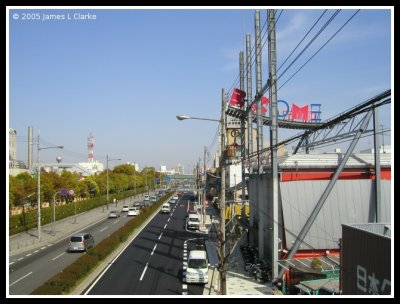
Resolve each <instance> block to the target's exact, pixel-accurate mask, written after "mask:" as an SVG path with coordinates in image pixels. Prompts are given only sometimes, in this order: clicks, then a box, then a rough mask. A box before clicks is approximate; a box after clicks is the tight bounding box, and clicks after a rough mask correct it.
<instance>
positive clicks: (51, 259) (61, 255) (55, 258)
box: [51, 252, 65, 261]
mask: <svg viewBox="0 0 400 304" xmlns="http://www.w3.org/2000/svg"><path fill="white" fill-rule="evenodd" d="M63 254H65V252H63V253H61V254H59V255H58V256H56V257H55V258H53V259H51V260H52V261H54V260H55V259H58V258H59V257H60V256H62V255H63Z"/></svg>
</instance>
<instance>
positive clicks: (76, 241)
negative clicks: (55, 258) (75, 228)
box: [68, 232, 94, 252]
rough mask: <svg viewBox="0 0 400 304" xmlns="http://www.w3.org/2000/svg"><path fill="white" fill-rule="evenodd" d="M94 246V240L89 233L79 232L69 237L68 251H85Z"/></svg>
mask: <svg viewBox="0 0 400 304" xmlns="http://www.w3.org/2000/svg"><path fill="white" fill-rule="evenodd" d="M93 246H94V238H93V236H92V235H91V234H90V233H87V232H80V233H77V234H74V235H73V236H71V238H70V240H69V246H68V251H69V252H73V251H86V250H87V249H88V248H90V247H93Z"/></svg>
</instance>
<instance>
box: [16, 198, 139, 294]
mask: <svg viewBox="0 0 400 304" xmlns="http://www.w3.org/2000/svg"><path fill="white" fill-rule="evenodd" d="M134 201H142V198H139V197H138V198H136V199H133V198H127V199H125V200H121V201H120V202H119V205H118V207H117V208H115V207H113V206H111V205H110V210H112V209H118V210H121V208H122V205H123V204H125V203H129V204H131V203H133V202H134ZM107 215H108V213H104V218H101V219H100V220H99V221H97V222H95V223H93V222H92V221H88V222H87V223H86V225H83V226H82V224H83V223H79V224H77V226H79V227H80V228H77V231H74V232H73V233H72V234H74V233H76V232H80V231H86V232H89V233H91V234H92V235H93V237H94V240H95V244H96V243H99V242H100V241H101V240H103V239H104V238H105V237H107V236H108V235H110V234H111V233H113V232H114V231H116V230H118V229H119V228H120V227H121V226H122V225H124V224H125V223H126V222H127V221H129V220H131V219H132V218H131V217H127V216H126V212H124V213H121V217H119V218H115V219H108V218H107ZM78 218H79V217H78ZM71 223H73V219H71ZM72 225H73V224H72ZM82 227H84V228H82ZM60 234H61V233H60ZM72 234H71V235H72ZM69 236H70V235H69ZM69 236H64V237H63V238H61V239H59V240H58V241H55V242H53V243H50V244H44V246H42V247H40V248H37V249H35V250H32V251H30V252H24V253H20V254H17V255H13V256H12V257H10V260H9V282H10V284H9V294H10V295H28V294H30V293H31V292H32V291H33V290H35V289H36V288H37V287H39V286H41V285H42V284H43V283H44V282H46V281H47V280H48V279H49V278H51V277H52V276H54V275H55V274H57V273H58V272H59V271H61V270H62V269H63V268H65V267H66V266H68V265H70V264H71V263H72V262H73V261H75V260H76V259H77V258H78V257H79V256H81V255H82V254H84V253H70V252H67V247H68V244H69Z"/></svg>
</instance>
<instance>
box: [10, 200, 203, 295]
mask: <svg viewBox="0 0 400 304" xmlns="http://www.w3.org/2000/svg"><path fill="white" fill-rule="evenodd" d="M126 202H128V200H127V201H125V202H124V201H121V202H120V204H119V208H121V207H122V204H124V203H126ZM132 202H133V200H129V203H132ZM189 204H190V201H189V195H183V196H182V197H181V198H180V199H179V200H178V201H177V202H176V203H175V204H171V213H170V214H161V213H157V214H155V216H154V217H153V218H152V219H151V220H150V222H149V223H148V224H147V225H146V226H145V227H144V228H143V229H142V230H141V231H140V232H139V234H137V236H136V237H135V238H134V239H133V241H132V242H131V243H130V244H129V245H128V246H126V248H125V250H124V251H122V252H121V253H120V254H119V255H118V256H117V257H116V258H115V260H114V261H113V262H112V263H111V264H110V265H108V266H107V267H106V268H105V271H103V272H102V273H101V275H100V276H99V277H98V278H97V279H96V280H95V281H94V282H93V283H92V284H91V285H90V286H89V287H88V288H87V289H86V291H85V293H86V294H90V295H94V294H98V295H177V294H182V293H187V294H193V295H200V294H203V285H189V286H188V285H186V283H185V282H184V280H183V277H182V266H183V246H184V242H185V241H186V240H188V239H197V238H203V237H204V234H201V233H199V232H196V231H195V232H193V231H187V230H186V226H185V222H186V216H187V212H188V208H189ZM105 217H106V215H105V216H104V218H101V219H100V220H99V221H97V222H95V223H88V225H87V226H86V227H85V228H84V229H80V230H79V231H83V230H84V231H86V232H89V233H91V234H92V235H93V236H94V239H95V242H96V243H99V242H100V241H101V240H102V239H104V238H105V237H107V236H108V235H110V234H111V233H112V232H114V231H116V230H117V229H118V228H120V227H121V226H122V225H123V224H124V223H126V222H127V221H129V220H130V219H131V218H130V217H127V216H126V213H121V217H119V218H116V219H108V218H105ZM76 232H78V231H76ZM68 242H69V236H68V237H65V238H63V239H61V240H59V241H57V242H54V243H51V244H46V246H42V247H40V248H37V249H35V250H33V251H32V252H25V253H23V254H19V255H14V256H12V257H10V262H9V282H10V284H9V293H10V295H28V294H30V293H31V292H32V291H33V290H35V289H36V288H37V287H39V286H40V285H42V284H43V283H44V282H45V281H46V280H48V279H49V278H51V277H52V276H53V275H55V274H56V273H58V272H59V271H61V270H62V269H63V268H65V267H66V266H68V265H69V264H71V263H72V262H73V261H74V260H75V259H77V258H78V257H79V256H80V255H81V254H84V253H69V252H67V246H68Z"/></svg>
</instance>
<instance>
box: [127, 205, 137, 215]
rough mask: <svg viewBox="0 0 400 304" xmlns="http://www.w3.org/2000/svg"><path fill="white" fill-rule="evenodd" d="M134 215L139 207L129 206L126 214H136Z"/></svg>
mask: <svg viewBox="0 0 400 304" xmlns="http://www.w3.org/2000/svg"><path fill="white" fill-rule="evenodd" d="M136 215H139V208H137V207H130V208H129V211H128V216H136Z"/></svg>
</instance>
